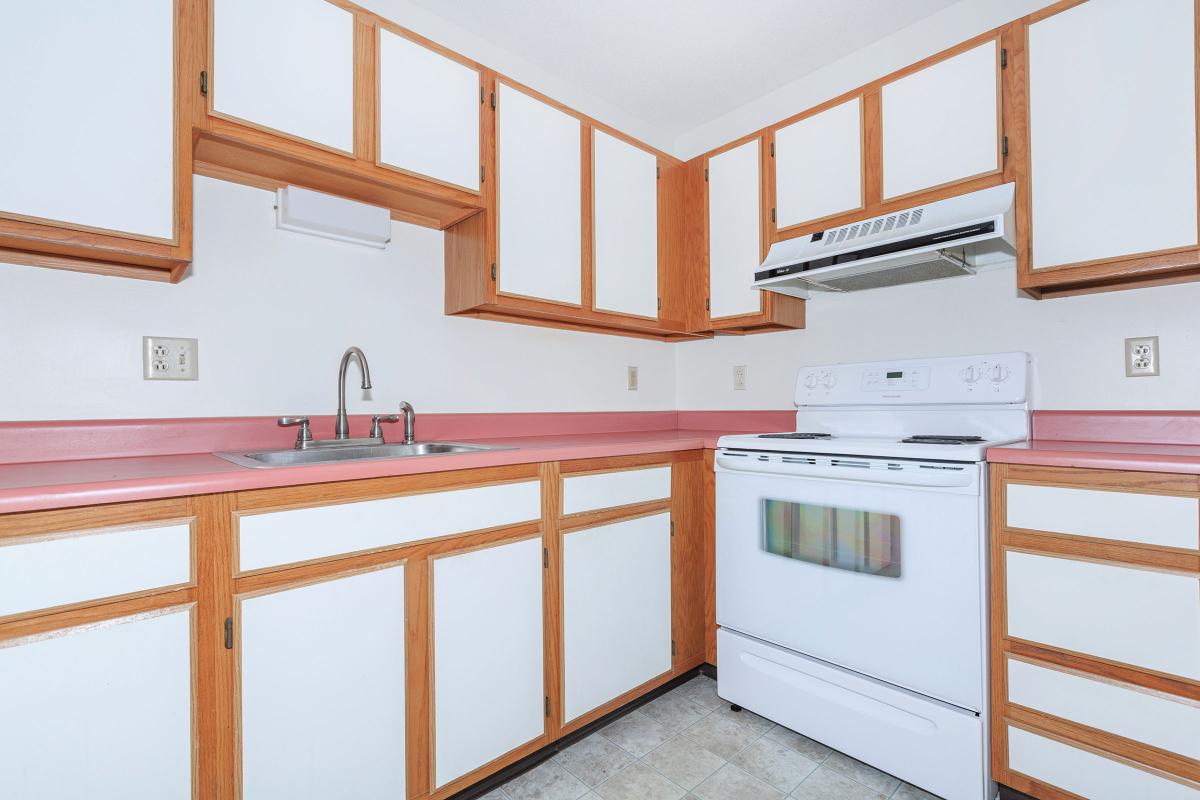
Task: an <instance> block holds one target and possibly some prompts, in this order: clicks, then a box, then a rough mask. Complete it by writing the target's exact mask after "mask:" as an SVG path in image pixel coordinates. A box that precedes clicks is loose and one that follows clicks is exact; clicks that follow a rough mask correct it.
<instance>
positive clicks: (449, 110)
mask: <svg viewBox="0 0 1200 800" xmlns="http://www.w3.org/2000/svg"><path fill="white" fill-rule="evenodd" d="M481 80H482V78H481V76H480V71H479V69H478V68H477V67H476V66H475V65H474V64H473V63H471V62H467V61H466V60H465V59H460V58H458V57H456V56H454V54H452V53H450V51H448V50H444V49H438V50H434V49H432V48H430V47H426V46H423V45H422V44H421V43H419V42H417V41H415V40H414V39H411V38H409V37H408V36H405V35H404V33H403V32H402V29H399V28H396V27H394V26H387V25H380V28H379V163H380V164H382V165H384V166H388V167H394V168H396V169H400V170H404V171H405V172H410V173H413V174H415V175H423V176H425V177H428V178H432V179H434V180H438V181H442V182H444V183H448V184H450V185H452V186H459V187H462V188H464V189H468V190H470V191H476V192H477V191H478V190H479V180H480V173H481V164H482V160H481V158H480V152H479V147H480V136H479V125H480V109H481V107H482V105H483V91H482V84H481Z"/></svg>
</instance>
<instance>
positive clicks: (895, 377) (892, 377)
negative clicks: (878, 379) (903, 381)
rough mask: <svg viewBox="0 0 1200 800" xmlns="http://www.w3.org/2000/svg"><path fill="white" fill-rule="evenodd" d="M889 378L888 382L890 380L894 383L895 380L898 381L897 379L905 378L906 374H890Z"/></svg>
mask: <svg viewBox="0 0 1200 800" xmlns="http://www.w3.org/2000/svg"><path fill="white" fill-rule="evenodd" d="M887 377H888V380H889V381H893V380H895V379H897V378H903V377H904V373H903V372H889V373H888V374H887Z"/></svg>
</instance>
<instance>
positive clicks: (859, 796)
mask: <svg viewBox="0 0 1200 800" xmlns="http://www.w3.org/2000/svg"><path fill="white" fill-rule="evenodd" d="M788 797H790V798H792V799H793V800H883V795H881V794H880V793H879V792H876V791H873V790H871V789H869V788H867V787H866V786H863V785H862V784H861V783H859V782H858V781H852V780H850V779H849V778H847V777H846V776H845V775H843V774H841V773H840V772H834V771H833V770H831V769H829V768H828V767H826V766H820V767H817V769H816V771H815V772H813V774H812V775H809V776H808V777H807V778H805V779H804V783H802V784H800V786H799V787H798V788H797V789H796V790H795V791H793V792H792V793H791V794H790V795H788Z"/></svg>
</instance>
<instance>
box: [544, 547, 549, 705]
mask: <svg viewBox="0 0 1200 800" xmlns="http://www.w3.org/2000/svg"><path fill="white" fill-rule="evenodd" d="M542 569H550V551H549V550H547V549H546V548H545V547H543V548H542ZM547 702H549V700H547Z"/></svg>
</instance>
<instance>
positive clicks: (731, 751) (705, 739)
mask: <svg viewBox="0 0 1200 800" xmlns="http://www.w3.org/2000/svg"><path fill="white" fill-rule="evenodd" d="M683 735H684V736H686V737H688V738H689V739H691V740H693V741H695V742H697V743H698V744H700V746H701V747H704V748H705V749H707V750H711V751H712V752H714V753H716V754H717V755H719V756H720V757H721V758H724V759H726V760H728V759H731V758H733V757H734V756H736V755H737V754H738V753H739V752H741V751H742V750H743V749H744V748H745V747H746V746H747V745H749V744H750V743H751V742H753V741H754V740H755V739H757V738H759V734H757V733H755V732H754V729H753V728H751V727H748V726H746V725H739V724H738V723H736V722H733V721H732V720H730V719H728V718H726V717H723V716H720V715H718V714H709V715H708V716H707V717H705V718H704V719H702V720H700V721H699V722H697V723H696V724H695V725H693V726H691V727H690V728H687V729H686V730H684V732H683Z"/></svg>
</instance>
